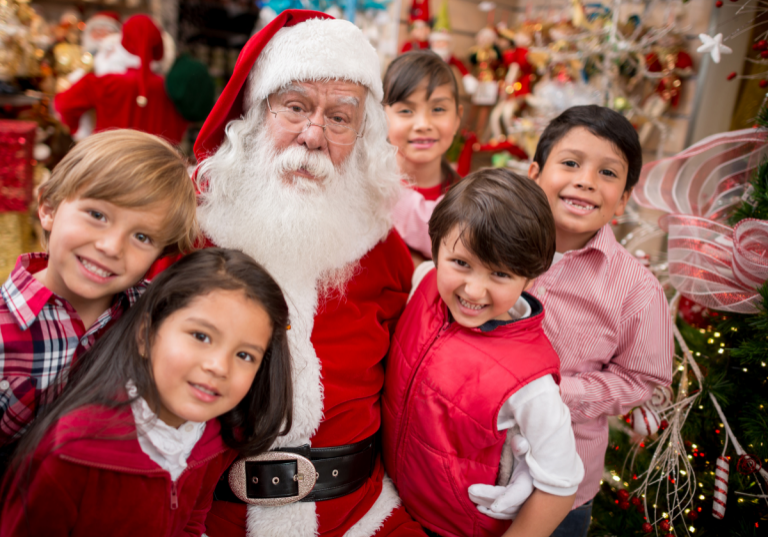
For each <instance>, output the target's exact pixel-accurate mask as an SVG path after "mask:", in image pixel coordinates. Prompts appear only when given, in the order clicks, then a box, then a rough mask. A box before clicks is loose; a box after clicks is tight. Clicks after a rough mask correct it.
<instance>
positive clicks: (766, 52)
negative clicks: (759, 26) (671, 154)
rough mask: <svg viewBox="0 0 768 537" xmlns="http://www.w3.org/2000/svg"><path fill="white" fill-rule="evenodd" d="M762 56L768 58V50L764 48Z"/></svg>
mask: <svg viewBox="0 0 768 537" xmlns="http://www.w3.org/2000/svg"><path fill="white" fill-rule="evenodd" d="M760 57H761V58H768V50H764V51H762V52H761V53H760Z"/></svg>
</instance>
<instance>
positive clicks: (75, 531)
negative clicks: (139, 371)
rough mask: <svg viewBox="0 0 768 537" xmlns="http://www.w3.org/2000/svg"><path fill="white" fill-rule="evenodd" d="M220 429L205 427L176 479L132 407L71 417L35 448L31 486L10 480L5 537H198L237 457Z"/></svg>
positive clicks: (1, 529) (0, 527)
mask: <svg viewBox="0 0 768 537" xmlns="http://www.w3.org/2000/svg"><path fill="white" fill-rule="evenodd" d="M220 430H221V427H220V425H219V422H218V420H211V421H209V422H208V423H207V424H206V426H205V431H204V433H203V436H202V438H201V439H200V440H199V441H198V442H197V444H196V445H195V447H194V449H193V450H192V453H191V455H190V457H189V459H188V460H187V464H188V466H187V468H186V469H185V470H184V472H183V473H182V474H181V476H179V478H178V479H177V480H176V481H175V482H172V481H171V476H170V474H169V473H168V472H167V471H165V470H163V469H162V468H160V467H159V466H158V465H157V464H156V463H154V462H152V460H151V459H150V458H149V457H148V456H147V455H146V454H145V453H144V452H143V451H142V450H141V447H140V446H139V442H138V440H136V425H135V422H134V419H133V414H132V413H131V409H130V408H129V407H125V408H123V409H120V410H118V411H115V410H110V409H105V408H100V407H86V408H83V409H80V410H77V411H75V412H73V413H71V414H68V415H67V416H65V417H64V418H62V419H61V420H60V421H59V422H58V423H57V424H56V425H55V426H54V427H53V428H52V429H51V430H50V431H49V432H48V434H47V435H46V437H45V438H44V439H43V441H42V442H41V443H40V446H39V447H38V449H37V450H36V452H35V454H34V458H33V462H32V472H31V481H29V482H28V483H25V482H23V481H25V480H23V476H24V475H26V474H24V473H20V475H15V476H11V475H10V473H9V474H8V475H7V476H6V479H5V482H4V484H3V493H4V498H3V505H2V516H0V536H3V537H5V536H22V535H23V536H30V537H32V536H41V535H45V536H46V537H56V536H59V535H62V536H63V535H71V536H73V537H79V536H83V537H92V536H94V535H109V536H111V537H117V536H126V537H128V536H130V537H136V536H144V535H151V536H153V537H159V536H166V535H167V536H169V537H170V536H173V537H176V536H179V535H189V536H192V535H194V536H199V535H201V534H202V533H203V531H205V517H206V514H207V513H208V510H209V509H210V506H211V501H212V500H213V490H214V488H215V487H216V483H217V482H218V480H219V477H220V476H221V474H222V473H223V472H224V470H226V469H227V467H228V466H229V465H230V464H231V463H232V461H234V459H235V458H236V457H237V452H235V451H234V450H232V449H229V448H227V447H226V446H225V445H224V442H223V441H222V439H221V435H220V434H219V432H220ZM106 436H111V437H112V438H111V439H107V438H105V437H106ZM57 446H58V447H57ZM26 487H28V488H27V489H26V491H25V492H20V491H23V490H24V488H26ZM22 495H23V496H22ZM25 510H26V512H25Z"/></svg>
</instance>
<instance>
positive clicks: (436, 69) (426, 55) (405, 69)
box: [382, 50, 461, 192]
mask: <svg viewBox="0 0 768 537" xmlns="http://www.w3.org/2000/svg"><path fill="white" fill-rule="evenodd" d="M425 80H426V81H427V99H429V98H430V97H431V96H432V92H434V91H435V89H436V88H437V87H438V86H442V85H444V84H449V85H450V86H451V94H452V95H453V101H454V103H455V104H456V111H457V112H458V111H459V85H458V83H457V82H456V77H455V76H454V75H453V71H452V70H451V66H450V65H448V63H447V62H446V61H445V60H443V59H442V58H441V57H440V56H438V55H437V54H435V53H434V52H432V51H431V50H412V51H410V52H406V53H405V54H402V55H400V56H398V57H397V58H395V59H394V60H393V61H392V63H390V64H389V67H387V72H386V73H384V81H383V85H384V99H383V100H382V104H383V105H384V106H392V105H393V104H395V103H398V102H401V101H404V100H406V99H407V98H408V97H409V96H410V95H411V94H412V93H413V92H414V91H416V90H417V89H418V88H419V86H420V85H421V84H422V83H423V82H424V81H425ZM440 171H441V173H442V175H443V177H444V178H445V179H444V181H443V188H442V189H441V191H442V192H445V191H446V190H447V189H448V187H450V186H451V185H453V184H455V183H458V182H459V181H460V180H461V177H460V176H459V174H458V173H456V172H455V171H454V170H453V168H451V166H450V164H448V161H447V160H446V159H445V157H443V159H442V161H441V164H440Z"/></svg>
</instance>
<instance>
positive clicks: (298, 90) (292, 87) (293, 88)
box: [277, 84, 307, 97]
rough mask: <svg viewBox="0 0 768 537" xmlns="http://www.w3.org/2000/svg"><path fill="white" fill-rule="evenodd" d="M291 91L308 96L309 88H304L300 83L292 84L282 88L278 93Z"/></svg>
mask: <svg viewBox="0 0 768 537" xmlns="http://www.w3.org/2000/svg"><path fill="white" fill-rule="evenodd" d="M289 92H294V93H298V94H300V95H303V96H304V97H306V96H307V90H306V89H304V88H303V87H302V86H299V85H298V84H291V85H290V86H286V87H285V88H281V89H280V91H278V92H277V94H278V95H282V94H284V93H289Z"/></svg>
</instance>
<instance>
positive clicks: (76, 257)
mask: <svg viewBox="0 0 768 537" xmlns="http://www.w3.org/2000/svg"><path fill="white" fill-rule="evenodd" d="M166 205H167V204H163V205H158V206H155V207H147V208H141V209H130V208H126V207H120V206H117V205H115V204H113V203H110V202H108V201H105V200H95V199H90V198H77V199H74V200H65V201H63V202H61V203H60V204H59V206H58V207H57V208H56V209H55V211H54V210H51V208H50V207H48V206H41V207H40V221H41V223H42V226H43V229H45V230H46V231H49V232H50V238H49V239H48V254H49V258H48V267H47V268H46V269H45V270H43V271H40V272H38V273H37V274H35V277H36V278H37V279H38V281H40V282H41V283H42V284H43V285H45V286H46V287H47V288H48V289H50V290H51V291H53V292H54V293H56V294H57V295H59V296H61V297H62V298H64V299H66V300H67V301H69V302H70V304H72V306H73V307H74V308H75V310H76V311H77V312H78V314H80V317H81V318H82V321H83V323H84V324H85V326H86V328H88V327H90V325H91V324H93V322H94V321H95V320H96V319H97V318H98V316H99V315H100V314H101V313H103V312H104V311H105V310H106V309H107V308H108V307H109V304H110V302H111V301H112V297H113V296H114V295H115V294H117V293H119V292H121V291H124V290H125V289H128V288H129V287H131V286H133V285H135V284H136V283H137V282H138V281H139V280H140V279H141V278H142V276H144V274H145V273H146V272H147V270H148V269H149V267H150V265H151V264H152V263H153V262H154V261H155V259H157V257H158V256H159V255H160V253H161V252H162V250H163V247H164V243H163V238H164V237H163V235H164V234H163V224H164V222H165V218H166V215H167V213H168V207H167V206H166Z"/></svg>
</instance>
